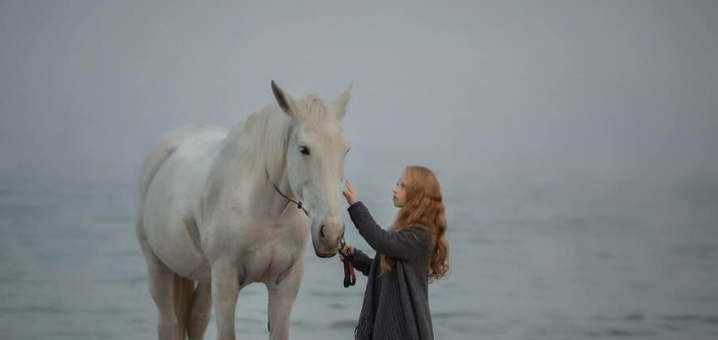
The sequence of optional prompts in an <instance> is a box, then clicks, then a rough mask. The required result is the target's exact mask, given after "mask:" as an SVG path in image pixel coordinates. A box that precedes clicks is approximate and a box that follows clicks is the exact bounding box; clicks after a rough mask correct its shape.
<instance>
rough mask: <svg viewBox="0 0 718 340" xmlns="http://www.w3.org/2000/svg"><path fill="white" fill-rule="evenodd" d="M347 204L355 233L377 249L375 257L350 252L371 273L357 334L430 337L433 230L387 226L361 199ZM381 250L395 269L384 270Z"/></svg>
mask: <svg viewBox="0 0 718 340" xmlns="http://www.w3.org/2000/svg"><path fill="white" fill-rule="evenodd" d="M348 210H349V215H350V216H351V219H352V222H354V225H355V226H356V227H357V229H358V230H359V234H360V235H361V236H362V237H364V239H366V241H367V243H369V245H370V246H371V247H372V248H374V250H376V251H377V255H376V256H375V258H374V259H372V258H370V257H369V256H368V255H366V254H365V253H364V252H362V251H361V250H358V249H357V250H356V251H355V253H354V256H353V260H352V263H353V264H354V267H355V268H356V269H358V270H360V271H361V272H362V273H363V274H364V275H367V276H368V277H369V280H368V282H367V285H366V291H365V292H364V302H363V304H362V310H361V314H360V315H359V323H358V324H357V327H356V329H355V331H354V334H355V339H357V340H364V339H373V340H383V339H391V340H398V339H407V340H433V339H434V330H433V327H432V324H431V312H430V310H429V295H428V285H429V282H428V281H429V279H428V278H429V267H428V262H429V256H430V254H429V252H430V248H431V232H430V231H429V229H428V228H427V227H425V226H422V225H419V224H415V225H413V226H410V227H409V228H406V229H403V230H400V231H397V232H392V231H386V230H384V229H382V228H381V227H380V226H379V225H378V224H377V223H376V222H375V221H374V219H373V218H372V216H371V214H369V210H368V209H367V207H366V206H364V204H363V203H362V202H356V203H354V204H352V205H351V206H349V209H348ZM379 254H385V255H387V256H389V257H391V258H393V259H394V260H395V262H396V266H395V267H394V270H393V271H391V272H389V273H386V274H384V275H382V276H378V275H379V273H380V272H381V266H380V264H379Z"/></svg>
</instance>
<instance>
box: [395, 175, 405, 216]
mask: <svg viewBox="0 0 718 340" xmlns="http://www.w3.org/2000/svg"><path fill="white" fill-rule="evenodd" d="M404 203H406V177H405V174H403V173H402V174H401V177H400V178H399V181H398V182H396V188H394V206H395V207H397V208H401V207H403V206H404Z"/></svg>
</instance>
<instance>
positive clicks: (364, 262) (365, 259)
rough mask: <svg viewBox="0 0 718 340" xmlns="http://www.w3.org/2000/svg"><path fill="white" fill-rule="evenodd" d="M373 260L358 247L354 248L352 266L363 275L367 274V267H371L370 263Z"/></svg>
mask: <svg viewBox="0 0 718 340" xmlns="http://www.w3.org/2000/svg"><path fill="white" fill-rule="evenodd" d="M373 261H374V259H372V258H371V257H369V255H367V254H365V253H364V252H363V251H361V250H359V249H354V254H353V257H352V264H353V265H354V268H356V269H358V270H359V271H360V272H361V273H362V274H364V276H369V269H371V263H372V262H373Z"/></svg>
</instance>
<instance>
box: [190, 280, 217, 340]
mask: <svg viewBox="0 0 718 340" xmlns="http://www.w3.org/2000/svg"><path fill="white" fill-rule="evenodd" d="M211 314H212V284H211V283H210V282H199V283H197V288H195V291H194V299H193V303H192V314H191V316H190V319H189V325H188V332H189V340H202V339H204V332H205V331H206V330H207V325H209V319H210V316H211Z"/></svg>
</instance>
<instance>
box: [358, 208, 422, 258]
mask: <svg viewBox="0 0 718 340" xmlns="http://www.w3.org/2000/svg"><path fill="white" fill-rule="evenodd" d="M348 210H349V216H350V217H351V219H352V222H354V225H355V226H356V228H357V229H358V230H359V234H360V235H361V236H362V237H364V239H365V240H366V241H367V243H369V245H370V246H371V247H372V248H374V250H376V251H377V252H379V253H382V254H385V255H388V256H390V257H392V258H395V259H399V260H408V259H411V258H414V257H416V256H417V255H419V254H421V253H422V252H423V251H425V248H426V247H427V246H428V244H429V243H430V242H431V234H430V232H429V229H428V228H426V227H424V226H416V227H411V228H406V229H403V230H400V231H396V232H394V231H386V230H384V229H382V228H381V227H380V226H379V225H378V224H376V222H375V221H374V218H372V216H371V214H370V213H369V209H367V207H366V206H365V205H364V203H362V202H361V201H358V202H355V203H354V204H352V205H351V206H349V209H348Z"/></svg>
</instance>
